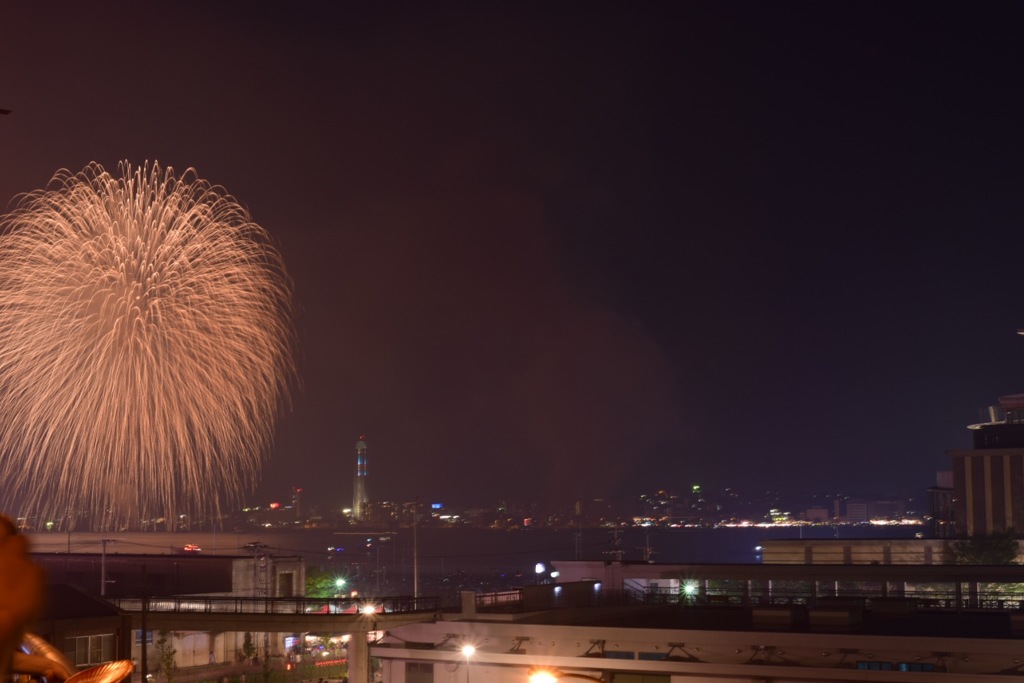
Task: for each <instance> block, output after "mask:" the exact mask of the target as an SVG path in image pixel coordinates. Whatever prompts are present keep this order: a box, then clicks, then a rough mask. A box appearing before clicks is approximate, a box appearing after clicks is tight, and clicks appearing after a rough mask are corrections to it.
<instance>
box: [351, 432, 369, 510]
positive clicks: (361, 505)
mask: <svg viewBox="0 0 1024 683" xmlns="http://www.w3.org/2000/svg"><path fill="white" fill-rule="evenodd" d="M368 502H369V499H368V498H367V497H366V437H365V436H360V437H359V441H356V480H355V485H354V486H353V487H352V516H353V517H354V518H355V519H357V520H363V519H364V518H365V517H366V504H367V503H368Z"/></svg>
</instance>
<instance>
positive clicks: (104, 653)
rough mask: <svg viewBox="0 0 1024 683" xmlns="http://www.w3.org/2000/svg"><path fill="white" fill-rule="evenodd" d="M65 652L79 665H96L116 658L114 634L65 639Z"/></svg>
mask: <svg viewBox="0 0 1024 683" xmlns="http://www.w3.org/2000/svg"><path fill="white" fill-rule="evenodd" d="M64 654H65V655H67V657H68V659H70V660H71V661H72V662H74V664H75V666H77V667H89V666H96V665H97V664H103V663H104V662H110V661H113V660H114V634H113V633H104V634H101V635H95V636H77V637H74V638H65V639H64Z"/></svg>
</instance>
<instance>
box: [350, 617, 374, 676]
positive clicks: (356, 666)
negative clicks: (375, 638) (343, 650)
mask: <svg viewBox="0 0 1024 683" xmlns="http://www.w3.org/2000/svg"><path fill="white" fill-rule="evenodd" d="M367 638H368V632H367V631H365V630H360V631H352V637H351V638H349V639H348V680H349V681H350V683H370V643H369V642H367Z"/></svg>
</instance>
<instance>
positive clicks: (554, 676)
mask: <svg viewBox="0 0 1024 683" xmlns="http://www.w3.org/2000/svg"><path fill="white" fill-rule="evenodd" d="M564 678H572V679H577V680H583V681H596V683H604V681H603V680H602V679H600V678H598V677H597V676H588V675H586V674H577V673H571V672H567V671H558V670H557V669H545V668H541V667H535V668H533V669H530V683H558V681H560V680H562V679H564Z"/></svg>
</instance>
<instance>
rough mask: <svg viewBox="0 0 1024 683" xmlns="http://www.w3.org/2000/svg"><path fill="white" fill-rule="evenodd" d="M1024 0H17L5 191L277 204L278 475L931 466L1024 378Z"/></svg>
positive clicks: (308, 482)
mask: <svg viewBox="0 0 1024 683" xmlns="http://www.w3.org/2000/svg"><path fill="white" fill-rule="evenodd" d="M1022 20H1024V5H1020V4H1014V3H985V4H980V5H978V4H974V3H960V4H952V3H950V4H946V3H914V2H905V3H880V2H877V3H871V2H849V3H844V2H827V3H822V2H808V3H799V2H755V3H744V2H685V3H682V2H668V3H626V2H622V3H614V4H613V3H594V2H577V3H541V2H527V3H519V2H507V3H501V2H474V3H465V4H457V3H444V2H442V3H423V2H408V3H405V2H366V3H361V2H337V3H335V2H322V3H311V2H309V3H283V2H255V1H253V2H244V3H242V2H239V3H229V2H216V3H213V2H152V3H137V2H131V3H113V2H110V3H108V2H102V3H80V2H78V3H72V2H60V3H36V2H17V3H8V5H7V6H5V7H4V9H3V10H0V46H2V55H3V64H4V66H3V68H2V69H0V108H6V109H11V110H12V113H11V114H10V115H8V116H3V117H0V159H2V164H0V203H2V204H4V205H6V203H7V202H8V201H9V200H11V199H13V198H14V197H15V196H16V195H17V194H18V193H20V192H25V191H29V190H33V189H36V188H40V187H42V186H44V185H45V184H46V182H47V181H48V180H49V178H50V177H51V176H52V175H53V173H54V172H55V171H56V170H57V169H59V168H68V169H71V170H76V171H77V170H80V169H81V168H82V167H84V166H85V165H86V164H87V163H88V162H90V161H97V162H99V163H101V164H103V165H104V166H106V167H107V168H108V169H109V170H114V169H116V166H117V162H118V161H120V160H124V159H127V160H129V161H131V162H133V163H143V162H145V161H147V160H148V161H153V160H157V161H159V162H160V163H161V164H164V165H170V166H172V167H174V168H175V169H177V170H184V169H185V168H188V167H194V168H195V169H196V170H197V171H198V174H199V176H200V177H202V178H205V179H207V180H209V181H210V182H213V183H215V184H220V185H223V186H224V187H226V188H227V190H228V191H229V192H230V193H232V194H233V195H235V196H236V197H237V198H238V199H239V201H240V202H242V203H243V204H244V205H246V206H247V207H248V209H249V210H250V212H251V214H252V217H253V219H254V220H255V221H256V222H258V223H260V224H261V225H262V226H264V227H265V228H266V229H267V230H268V231H270V233H271V234H272V235H273V238H274V239H275V240H276V242H277V245H278V247H279V248H280V250H281V251H282V253H283V255H284V258H285V261H286V263H287V265H288V268H289V270H290V275H291V277H292V278H293V280H294V287H295V296H296V302H297V307H298V317H297V322H296V327H297V330H298V335H299V344H298V346H299V351H298V361H297V362H298V375H299V383H298V386H297V387H296V390H295V396H294V400H293V405H292V407H291V409H290V410H289V411H288V412H287V413H285V414H284V415H283V417H282V419H281V421H280V424H279V426H278V430H277V437H276V443H275V446H274V449H273V451H272V452H271V453H270V456H269V460H268V463H267V465H266V467H265V469H264V473H263V477H262V483H261V484H260V486H259V489H258V491H257V492H256V494H255V495H254V497H253V500H254V501H256V502H265V501H268V500H271V499H285V498H287V491H288V488H289V487H290V486H291V485H298V486H301V487H303V488H304V490H305V491H306V496H307V499H308V500H310V501H312V502H314V503H316V504H319V505H322V506H326V505H331V506H335V507H337V506H340V505H348V504H350V503H351V499H352V475H353V472H354V466H355V452H354V443H355V441H356V439H357V437H358V436H359V435H360V434H365V435H366V438H367V441H368V443H369V474H370V495H371V497H372V498H374V499H378V500H380V499H387V500H396V501H402V500H411V499H413V498H414V497H419V498H421V499H424V500H430V501H434V500H438V501H445V502H449V503H466V504H480V505H484V504H492V503H495V502H497V501H499V500H506V499H515V500H537V501H542V502H556V501H569V500H573V499H575V498H580V497H585V498H589V497H598V496H627V495H636V494H640V493H643V492H647V491H651V490H654V489H657V488H669V489H674V490H682V489H684V488H688V487H689V486H690V485H692V484H695V483H700V484H703V485H704V486H705V487H709V488H711V487H721V486H733V487H736V488H739V489H740V490H741V491H757V490H763V489H766V488H773V489H781V490H787V491H801V490H808V491H810V490H813V491H819V492H832V491H845V492H851V493H858V492H860V493H878V494H885V493H900V492H904V491H908V492H917V491H920V490H923V489H924V488H925V487H927V486H929V485H931V484H933V482H934V478H935V472H936V471H937V470H941V469H946V468H947V467H948V464H949V463H948V456H946V454H945V452H946V450H947V449H951V448H963V447H967V446H968V445H969V443H970V439H969V433H968V431H967V430H966V429H965V427H966V425H968V424H970V423H972V422H975V421H977V418H978V410H979V409H980V408H982V407H983V406H986V405H988V404H990V403H993V402H994V401H995V400H996V399H997V398H998V397H999V396H1001V395H1006V394H1010V393H1017V392H1024V337H1018V336H1017V335H1016V333H1015V332H1016V330H1017V328H1018V327H1024V295H1022V292H1024V288H1022V287H1021V285H1020V282H1021V274H1022V272H1024V258H1022V255H1024V116H1022V113H1024V112H1022V93H1024V83H1022V80H1024V78H1022V76H1021V74H1022V68H1021V67H1022V65H1024V43H1022V42H1021V40H1020V27H1021V26H1022V25H1024V23H1022Z"/></svg>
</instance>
